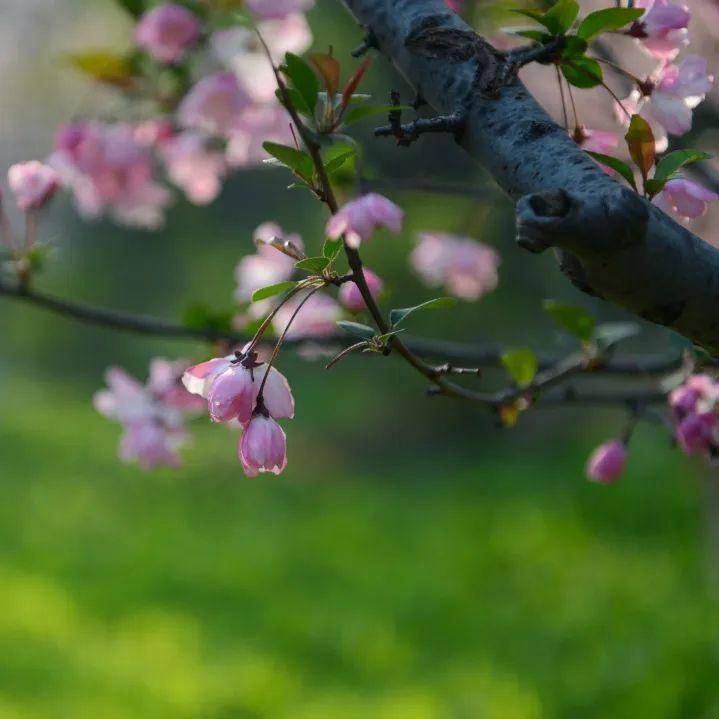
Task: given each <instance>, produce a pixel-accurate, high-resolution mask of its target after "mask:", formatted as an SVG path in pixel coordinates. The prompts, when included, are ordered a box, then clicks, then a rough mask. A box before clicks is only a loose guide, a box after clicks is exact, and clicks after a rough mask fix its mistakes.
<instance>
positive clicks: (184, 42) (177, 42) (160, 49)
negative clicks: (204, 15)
mask: <svg viewBox="0 0 719 719" xmlns="http://www.w3.org/2000/svg"><path fill="white" fill-rule="evenodd" d="M199 35H200V22H199V19H198V18H197V16H196V15H195V14H194V13H192V12H190V10H188V9H187V8H185V7H183V6H182V5H177V4H175V3H165V4H164V5H158V6H157V7H155V8H153V9H152V10H148V11H147V12H146V13H144V14H143V15H142V17H141V18H140V20H139V22H138V23H137V26H136V28H135V41H136V42H137V44H138V45H139V46H140V47H141V48H142V49H143V50H145V51H147V53H148V54H150V55H152V57H154V58H155V59H156V60H159V61H160V62H165V63H172V62H177V61H178V60H181V59H182V57H183V56H184V54H185V52H186V51H187V49H188V48H189V47H190V46H191V45H193V44H194V42H195V41H196V40H197V38H198V37H199Z"/></svg>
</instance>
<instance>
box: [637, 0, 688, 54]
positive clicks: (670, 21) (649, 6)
mask: <svg viewBox="0 0 719 719" xmlns="http://www.w3.org/2000/svg"><path fill="white" fill-rule="evenodd" d="M635 5H636V7H643V8H646V11H645V12H644V14H643V15H642V16H641V17H640V18H639V19H638V20H637V21H636V22H635V23H634V24H633V25H632V26H631V28H630V29H629V31H628V32H629V34H630V35H632V36H633V37H635V38H637V39H638V40H639V43H640V45H641V46H642V47H643V48H644V49H645V50H646V51H647V52H648V53H649V54H650V55H653V56H654V57H657V58H659V59H661V60H673V59H674V58H675V57H676V56H677V55H678V54H679V51H680V50H681V48H682V47H683V46H684V45H687V44H688V43H689V30H688V29H687V28H688V25H689V20H690V18H691V14H690V12H689V8H688V7H686V6H685V5H676V4H674V3H672V2H669V0H637V2H636V3H635Z"/></svg>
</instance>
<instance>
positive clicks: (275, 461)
mask: <svg viewBox="0 0 719 719" xmlns="http://www.w3.org/2000/svg"><path fill="white" fill-rule="evenodd" d="M239 457H240V461H241V462H242V467H243V469H244V470H245V474H246V475H247V476H248V477H256V476H257V475H258V474H259V473H260V472H272V473H273V474H281V473H282V471H283V470H284V468H285V467H286V466H287V438H286V436H285V432H284V430H283V429H282V427H280V425H279V424H277V422H275V420H274V419H272V417H268V416H267V415H265V414H264V413H262V412H257V413H256V414H255V415H254V416H253V417H252V419H251V420H250V422H249V423H248V424H247V426H246V427H245V430H244V432H243V434H242V438H241V439H240V446H239Z"/></svg>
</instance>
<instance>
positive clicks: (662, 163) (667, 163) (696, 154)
mask: <svg viewBox="0 0 719 719" xmlns="http://www.w3.org/2000/svg"><path fill="white" fill-rule="evenodd" d="M709 159H711V155H710V154H709V153H707V152H700V151H699V150H675V151H674V152H670V153H669V154H668V155H664V157H662V159H661V160H659V162H658V163H657V169H656V170H655V171H654V178H653V179H654V180H659V181H662V182H663V183H664V182H666V181H667V180H668V179H669V178H670V177H671V176H672V175H673V174H674V173H675V172H676V171H677V170H679V169H680V168H682V167H684V166H685V165H690V164H691V163H692V162H699V161H701V160H709Z"/></svg>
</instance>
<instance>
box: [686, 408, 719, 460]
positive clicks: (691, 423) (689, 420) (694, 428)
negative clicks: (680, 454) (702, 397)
mask: <svg viewBox="0 0 719 719" xmlns="http://www.w3.org/2000/svg"><path fill="white" fill-rule="evenodd" d="M716 423H717V416H716V415H715V414H714V412H694V413H692V414H689V415H687V416H686V417H685V418H684V419H683V420H682V421H681V422H680V423H679V425H678V426H677V441H678V442H679V445H680V446H681V448H682V449H683V450H684V452H685V453H686V454H701V453H703V452H706V451H707V450H708V449H709V447H710V446H711V445H712V444H713V442H714V427H715V426H716Z"/></svg>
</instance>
